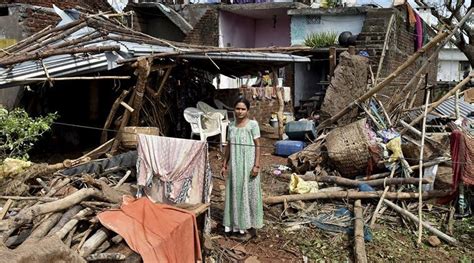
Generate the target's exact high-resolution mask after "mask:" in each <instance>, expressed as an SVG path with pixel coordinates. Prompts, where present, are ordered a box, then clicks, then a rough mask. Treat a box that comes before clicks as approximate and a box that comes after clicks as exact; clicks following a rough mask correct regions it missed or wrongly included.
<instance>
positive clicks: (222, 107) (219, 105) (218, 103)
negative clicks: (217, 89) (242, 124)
mask: <svg viewBox="0 0 474 263" xmlns="http://www.w3.org/2000/svg"><path fill="white" fill-rule="evenodd" d="M214 104H216V106H217V108H218V109H220V110H226V111H227V115H231V116H232V119H235V115H234V109H233V108H232V107H229V106H227V105H226V104H225V103H224V102H222V101H220V100H218V99H214Z"/></svg>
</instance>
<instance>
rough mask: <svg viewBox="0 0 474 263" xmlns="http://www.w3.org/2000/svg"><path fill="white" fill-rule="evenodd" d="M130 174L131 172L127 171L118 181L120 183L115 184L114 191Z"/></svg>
mask: <svg viewBox="0 0 474 263" xmlns="http://www.w3.org/2000/svg"><path fill="white" fill-rule="evenodd" d="M131 174H132V171H130V170H127V172H125V175H124V176H123V177H122V178H121V179H120V181H119V182H118V183H117V185H115V186H114V188H115V189H117V188H119V187H120V186H121V185H122V184H123V183H125V181H127V179H128V177H129V176H130V175H131Z"/></svg>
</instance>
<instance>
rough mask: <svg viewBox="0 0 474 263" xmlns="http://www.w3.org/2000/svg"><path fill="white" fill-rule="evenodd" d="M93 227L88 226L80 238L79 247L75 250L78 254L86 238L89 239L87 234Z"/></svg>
mask: <svg viewBox="0 0 474 263" xmlns="http://www.w3.org/2000/svg"><path fill="white" fill-rule="evenodd" d="M94 225H95V224H92V225H90V226H89V228H88V229H87V230H86V231H85V232H84V235H83V236H82V238H81V241H80V242H79V245H78V246H77V248H76V252H78V253H79V250H80V249H81V248H82V245H84V242H86V240H87V238H88V237H89V234H90V233H91V232H92V230H93V229H94Z"/></svg>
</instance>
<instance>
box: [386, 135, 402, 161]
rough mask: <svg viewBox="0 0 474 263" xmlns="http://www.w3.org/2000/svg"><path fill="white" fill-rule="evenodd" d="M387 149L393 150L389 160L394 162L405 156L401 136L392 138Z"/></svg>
mask: <svg viewBox="0 0 474 263" xmlns="http://www.w3.org/2000/svg"><path fill="white" fill-rule="evenodd" d="M387 149H389V150H390V151H392V155H390V159H389V162H394V161H396V160H399V159H400V158H403V152H402V140H401V139H400V137H395V138H393V139H391V140H390V141H389V142H388V143H387Z"/></svg>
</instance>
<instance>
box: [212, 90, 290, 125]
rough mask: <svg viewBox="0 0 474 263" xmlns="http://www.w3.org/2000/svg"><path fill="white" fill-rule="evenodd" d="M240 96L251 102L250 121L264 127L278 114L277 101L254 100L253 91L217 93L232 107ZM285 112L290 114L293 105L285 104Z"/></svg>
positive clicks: (222, 91)
mask: <svg viewBox="0 0 474 263" xmlns="http://www.w3.org/2000/svg"><path fill="white" fill-rule="evenodd" d="M239 96H244V97H245V98H246V99H247V100H249V101H250V114H249V117H250V119H255V120H257V121H258V123H260V125H263V124H264V123H268V122H269V120H270V118H271V115H272V113H274V112H278V107H279V106H278V100H276V99H271V100H267V99H262V100H254V99H253V98H252V90H251V89H247V88H242V89H220V90H217V92H216V97H217V98H218V99H220V100H221V101H222V102H224V103H225V104H227V105H228V106H230V107H233V106H234V102H235V100H237V98H238V97H239ZM284 111H285V112H290V111H292V110H291V104H285V108H284Z"/></svg>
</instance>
